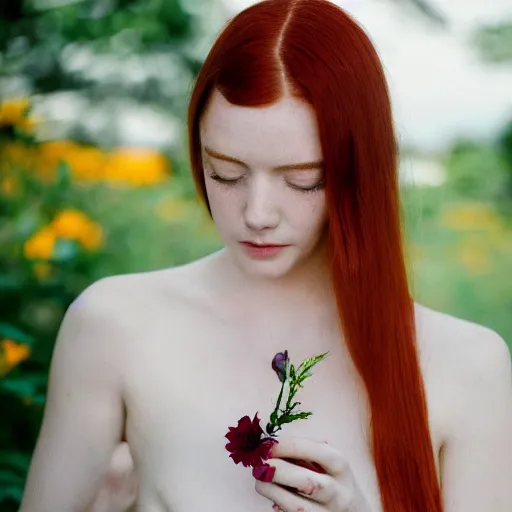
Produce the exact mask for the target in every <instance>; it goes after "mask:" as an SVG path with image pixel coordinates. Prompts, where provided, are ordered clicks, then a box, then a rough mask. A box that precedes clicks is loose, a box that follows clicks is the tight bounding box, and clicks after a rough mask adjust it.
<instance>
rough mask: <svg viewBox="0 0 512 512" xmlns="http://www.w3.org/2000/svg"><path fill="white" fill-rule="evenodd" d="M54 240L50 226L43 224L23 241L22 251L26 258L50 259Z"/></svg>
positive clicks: (54, 236)
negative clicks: (43, 225)
mask: <svg viewBox="0 0 512 512" xmlns="http://www.w3.org/2000/svg"><path fill="white" fill-rule="evenodd" d="M56 241H57V235H56V233H55V231H53V229H52V228H51V227H50V226H45V227H44V228H42V229H41V230H39V231H38V232H37V233H35V234H34V235H33V236H32V237H31V238H30V239H29V240H27V241H26V242H25V244H24V246H23V253H24V254H25V257H26V258H28V259H42V260H47V259H50V258H51V256H52V254H53V250H54V248H55V243H56Z"/></svg>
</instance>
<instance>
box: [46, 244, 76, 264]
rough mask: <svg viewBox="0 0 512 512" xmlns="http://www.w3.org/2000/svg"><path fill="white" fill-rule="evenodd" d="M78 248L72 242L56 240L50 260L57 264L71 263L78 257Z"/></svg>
mask: <svg viewBox="0 0 512 512" xmlns="http://www.w3.org/2000/svg"><path fill="white" fill-rule="evenodd" d="M78 252H79V247H78V245H77V243H76V242H75V241H74V240H62V239H59V240H57V243H56V244H55V248H54V251H53V256H52V259H53V260H54V261H58V262H61V263H62V262H65V261H71V260H73V259H74V258H76V256H77V255H78Z"/></svg>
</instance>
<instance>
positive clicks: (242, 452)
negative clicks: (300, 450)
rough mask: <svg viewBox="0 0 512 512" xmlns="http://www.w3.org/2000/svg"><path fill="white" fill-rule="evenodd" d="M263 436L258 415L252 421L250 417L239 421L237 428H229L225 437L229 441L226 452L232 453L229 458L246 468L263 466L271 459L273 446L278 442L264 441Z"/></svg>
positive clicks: (273, 440) (268, 439) (269, 439)
mask: <svg viewBox="0 0 512 512" xmlns="http://www.w3.org/2000/svg"><path fill="white" fill-rule="evenodd" d="M263 434H264V432H263V430H262V428H261V425H260V419H259V418H258V413H256V414H255V415H254V419H253V420H252V421H251V418H249V416H244V417H243V418H240V419H239V420H238V425H237V426H236V427H229V432H228V433H227V434H226V435H225V437H226V438H227V439H228V440H229V443H228V444H226V450H228V451H229V452H231V453H230V455H229V456H230V457H231V458H232V459H233V461H234V462H235V464H239V463H240V462H241V463H242V464H243V465H244V466H245V467H248V466H252V467H253V468H257V467H259V466H261V465H262V464H263V460H266V459H268V458H269V456H270V451H271V448H272V445H273V444H274V443H277V440H275V439H271V438H265V439H262V435H263Z"/></svg>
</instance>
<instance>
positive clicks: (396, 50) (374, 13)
mask: <svg viewBox="0 0 512 512" xmlns="http://www.w3.org/2000/svg"><path fill="white" fill-rule="evenodd" d="M223 1H224V2H225V4H226V5H227V6H228V8H229V9H230V10H231V11H232V12H233V13H235V12H237V11H239V10H242V9H244V8H245V7H248V6H249V5H252V4H255V3H257V2H256V1H253V0H223ZM429 1H430V2H431V4H432V5H434V6H439V8H440V9H442V11H443V12H444V13H445V14H446V15H447V17H448V18H449V20H450V21H451V27H452V28H451V31H450V32H443V31H441V30H439V29H437V28H435V27H433V26H431V25H429V24H428V23H425V21H424V20H423V19H422V18H421V16H418V15H413V14H412V13H411V12H410V10H408V9H404V8H403V7H401V4H403V3H405V2H404V0H335V1H334V3H336V4H338V5H341V6H342V7H344V8H345V9H346V10H347V11H349V12H350V13H351V14H352V15H353V16H354V17H356V18H357V20H358V21H359V22H360V23H361V24H362V25H363V26H364V27H365V28H366V30H367V31H368V33H369V34H370V37H371V38H372V40H373V41H374V43H375V45H376V47H377V51H378V52H379V54H380V56H381V59H382V61H383V63H384V67H385V68H386V72H387V74H388V79H389V83H390V88H391V93H392V96H393V104H394V109H395V118H396V121H397V125H398V129H399V132H400V136H401V138H402V141H403V142H404V143H405V144H406V145H413V146H417V147H419V148H421V149H425V150H439V149H444V148H445V147H447V146H448V145H449V144H450V143H451V142H452V141H453V139H454V138H456V137H457V136H468V137H475V138H487V137H489V136H492V135H493V134H495V133H496V132H497V131H498V130H499V129H500V128H501V127H502V126H503V125H504V123H505V122H506V121H508V120H510V119H512V64H509V65H507V66H497V65H484V64H482V63H480V62H479V61H478V58H477V56H476V54H475V53H474V52H473V51H472V50H471V48H470V47H469V46H468V44H467V43H466V39H467V38H468V37H469V33H470V31H471V29H472V28H474V27H475V26H476V25H478V24H480V23H482V22H485V21H493V20H499V19H507V18H508V19H511V18H512V0H491V1H489V0H487V1H483V0H429Z"/></svg>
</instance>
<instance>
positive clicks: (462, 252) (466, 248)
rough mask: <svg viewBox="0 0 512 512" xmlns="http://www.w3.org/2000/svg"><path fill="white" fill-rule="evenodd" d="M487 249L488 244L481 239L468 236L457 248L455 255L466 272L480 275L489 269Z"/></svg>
mask: <svg viewBox="0 0 512 512" xmlns="http://www.w3.org/2000/svg"><path fill="white" fill-rule="evenodd" d="M489 249H490V247H489V244H488V243H486V241H485V239H483V238H482V237H477V236H469V237H467V238H466V239H465V240H464V241H463V242H462V244H461V245H460V246H459V247H458V248H457V251H456V253H457V256H458V257H459V258H460V261H461V263H462V265H463V266H464V267H465V268H466V269H467V270H469V271H470V272H472V273H475V274H482V273H485V272H487V271H488V270H489V268H490V252H489Z"/></svg>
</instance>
